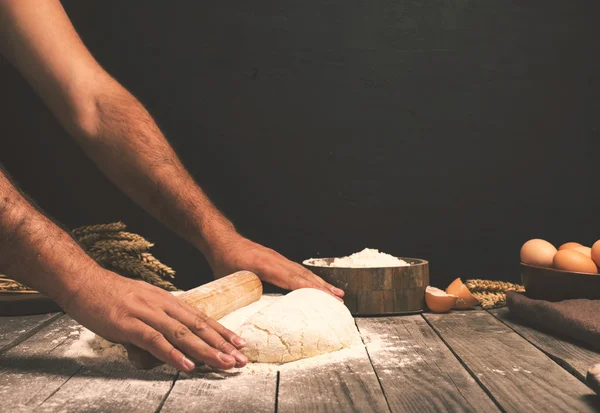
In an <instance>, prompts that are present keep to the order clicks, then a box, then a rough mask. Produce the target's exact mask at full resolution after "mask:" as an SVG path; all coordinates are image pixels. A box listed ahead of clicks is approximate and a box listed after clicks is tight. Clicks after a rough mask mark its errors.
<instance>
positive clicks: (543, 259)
mask: <svg viewBox="0 0 600 413" xmlns="http://www.w3.org/2000/svg"><path fill="white" fill-rule="evenodd" d="M554 254H556V247H554V245H552V244H550V243H549V242H548V241H544V240H543V239H532V240H529V241H527V242H526V243H525V244H523V247H521V262H522V263H525V264H529V265H535V266H537V267H552V260H553V258H554Z"/></svg>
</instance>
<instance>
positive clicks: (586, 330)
mask: <svg viewBox="0 0 600 413" xmlns="http://www.w3.org/2000/svg"><path fill="white" fill-rule="evenodd" d="M506 304H507V305H508V308H509V309H510V315H511V317H514V318H515V319H517V320H520V321H522V322H524V323H525V324H528V325H530V326H531V327H534V328H537V329H539V330H545V331H548V332H551V333H556V334H559V335H562V336H566V337H571V338H573V339H576V340H579V341H582V342H584V343H587V344H589V345H590V346H591V347H593V348H594V349H596V350H598V351H600V300H588V299H576V300H564V301H558V302H550V301H544V300H533V299H531V298H528V297H526V296H525V295H523V294H519V293H515V292H508V293H507V294H506Z"/></svg>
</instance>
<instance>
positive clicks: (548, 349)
mask: <svg viewBox="0 0 600 413" xmlns="http://www.w3.org/2000/svg"><path fill="white" fill-rule="evenodd" d="M490 313H492V314H493V315H494V316H495V317H496V318H498V319H499V320H500V321H502V322H503V323H504V324H506V325H508V326H509V327H510V328H512V329H513V330H515V331H516V332H517V333H518V334H519V335H521V336H522V337H524V338H525V339H526V340H527V341H529V342H530V343H531V344H533V345H534V346H536V347H537V348H539V349H540V350H542V351H543V352H544V353H546V354H547V355H548V356H549V357H550V358H552V359H553V360H554V361H556V362H557V363H558V364H560V365H561V366H563V367H564V368H565V369H566V370H567V371H569V372H570V373H571V374H573V375H575V377H577V378H578V379H580V380H581V381H585V377H586V374H587V371H588V369H589V368H590V367H592V365H594V364H596V363H599V362H600V352H596V351H594V350H591V349H588V348H586V347H584V345H580V344H576V343H574V342H570V341H565V340H562V339H560V338H557V337H555V336H553V335H551V334H547V333H544V332H542V331H539V330H536V329H534V328H531V327H528V326H526V325H523V324H519V322H517V321H515V320H513V319H511V317H510V316H509V313H510V311H509V309H508V308H506V307H505V308H498V309H495V310H490Z"/></svg>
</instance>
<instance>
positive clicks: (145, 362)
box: [125, 344, 163, 370]
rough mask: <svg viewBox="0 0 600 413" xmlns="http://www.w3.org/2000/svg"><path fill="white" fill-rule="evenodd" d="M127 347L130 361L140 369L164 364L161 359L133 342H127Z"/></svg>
mask: <svg viewBox="0 0 600 413" xmlns="http://www.w3.org/2000/svg"><path fill="white" fill-rule="evenodd" d="M125 349H126V350H127V358H128V359H129V362H130V363H131V364H133V365H134V366H135V367H137V368H138V369H142V370H149V369H152V368H154V367H158V366H160V365H161V364H163V362H162V361H161V360H159V359H157V358H156V357H154V356H153V355H152V354H150V353H148V352H147V351H146V350H142V349H141V348H139V347H136V346H134V345H133V344H125Z"/></svg>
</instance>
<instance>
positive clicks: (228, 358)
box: [217, 352, 235, 364]
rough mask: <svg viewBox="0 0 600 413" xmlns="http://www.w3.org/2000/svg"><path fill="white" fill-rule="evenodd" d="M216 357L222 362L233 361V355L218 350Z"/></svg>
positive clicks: (228, 362)
mask: <svg viewBox="0 0 600 413" xmlns="http://www.w3.org/2000/svg"><path fill="white" fill-rule="evenodd" d="M217 357H218V358H219V360H221V361H222V362H223V363H227V364H231V363H235V359H234V358H233V357H231V356H230V355H229V354H225V353H221V352H219V354H217Z"/></svg>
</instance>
